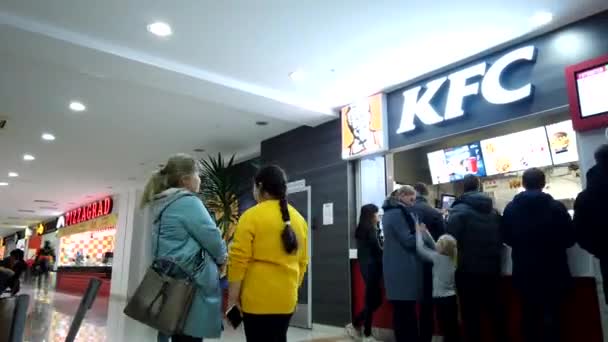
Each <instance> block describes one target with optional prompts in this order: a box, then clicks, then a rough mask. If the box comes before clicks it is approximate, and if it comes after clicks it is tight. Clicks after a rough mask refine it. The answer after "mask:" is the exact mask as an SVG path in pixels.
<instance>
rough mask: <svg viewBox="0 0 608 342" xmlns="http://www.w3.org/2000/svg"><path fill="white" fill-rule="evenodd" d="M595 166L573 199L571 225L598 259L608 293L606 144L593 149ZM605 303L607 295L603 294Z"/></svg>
mask: <svg viewBox="0 0 608 342" xmlns="http://www.w3.org/2000/svg"><path fill="white" fill-rule="evenodd" d="M595 162H596V164H595V166H594V167H592V168H591V169H590V170H589V172H587V188H586V189H585V190H584V191H583V192H581V193H580V194H579V195H578V197H577V198H576V202H574V226H575V230H576V235H577V240H578V243H579V245H580V246H581V247H582V248H583V249H585V250H586V251H587V252H589V253H591V254H593V255H594V256H595V257H596V258H598V259H600V270H601V272H602V278H603V279H604V293H605V294H608V248H606V243H608V224H607V223H606V222H607V221H606V215H605V212H606V194H608V144H604V145H602V146H600V147H599V148H598V149H597V151H596V152H595ZM605 298H606V304H607V305H608V295H606V296H605Z"/></svg>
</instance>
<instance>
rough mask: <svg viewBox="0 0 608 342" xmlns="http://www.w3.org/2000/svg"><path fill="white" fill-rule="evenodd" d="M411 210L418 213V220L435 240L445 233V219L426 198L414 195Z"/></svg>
mask: <svg viewBox="0 0 608 342" xmlns="http://www.w3.org/2000/svg"><path fill="white" fill-rule="evenodd" d="M411 210H412V212H413V213H415V214H416V215H418V218H419V219H420V221H421V222H422V223H424V224H425V225H426V228H427V229H428V230H429V232H430V233H431V236H433V239H435V241H437V239H439V237H440V236H441V235H443V234H445V221H444V220H443V215H442V214H441V213H440V212H439V210H437V209H435V208H433V207H431V206H430V205H429V203H428V201H427V199H426V198H424V197H420V196H418V197H416V203H415V204H414V206H413V207H412V208H411Z"/></svg>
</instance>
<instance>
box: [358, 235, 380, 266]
mask: <svg viewBox="0 0 608 342" xmlns="http://www.w3.org/2000/svg"><path fill="white" fill-rule="evenodd" d="M357 229H361V231H360V232H359V234H356V235H355V239H356V241H357V259H359V263H360V264H361V267H362V268H363V267H367V266H368V265H369V264H375V265H381V264H382V247H381V246H380V239H379V238H378V228H377V227H358V228H357Z"/></svg>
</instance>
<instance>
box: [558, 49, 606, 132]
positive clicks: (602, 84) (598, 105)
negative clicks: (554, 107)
mask: <svg viewBox="0 0 608 342" xmlns="http://www.w3.org/2000/svg"><path fill="white" fill-rule="evenodd" d="M566 84H567V86H568V102H569V103H570V115H571V116H572V126H573V127H574V130H576V131H586V130H591V129H596V128H603V127H606V126H608V96H607V95H606V94H608V93H607V92H606V89H608V55H605V56H601V57H598V58H594V59H591V60H588V61H584V62H582V63H579V64H576V65H571V66H569V67H567V68H566Z"/></svg>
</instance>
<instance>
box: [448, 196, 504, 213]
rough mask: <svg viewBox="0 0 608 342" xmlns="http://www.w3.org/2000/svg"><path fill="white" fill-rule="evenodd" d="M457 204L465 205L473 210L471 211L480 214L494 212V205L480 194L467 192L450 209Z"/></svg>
mask: <svg viewBox="0 0 608 342" xmlns="http://www.w3.org/2000/svg"><path fill="white" fill-rule="evenodd" d="M459 204H466V205H467V206H469V207H471V208H473V210H475V211H478V212H480V213H484V214H488V213H491V212H492V211H493V210H494V203H493V202H492V199H491V198H490V197H488V196H487V195H485V194H484V193H481V192H477V191H476V192H467V193H465V194H464V195H462V196H460V198H458V199H457V200H456V201H455V202H454V204H453V205H452V207H456V206H457V205H459Z"/></svg>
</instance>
